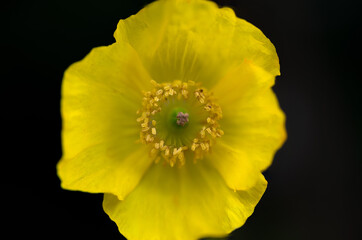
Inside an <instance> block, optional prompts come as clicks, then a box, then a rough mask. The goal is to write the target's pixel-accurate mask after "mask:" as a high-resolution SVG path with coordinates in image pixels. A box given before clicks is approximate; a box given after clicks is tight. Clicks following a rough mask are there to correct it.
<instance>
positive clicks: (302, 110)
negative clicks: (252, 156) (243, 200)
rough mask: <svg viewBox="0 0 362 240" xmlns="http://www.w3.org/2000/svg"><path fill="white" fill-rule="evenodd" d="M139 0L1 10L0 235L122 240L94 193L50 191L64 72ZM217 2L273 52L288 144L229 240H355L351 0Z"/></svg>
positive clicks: (356, 55) (357, 28)
mask: <svg viewBox="0 0 362 240" xmlns="http://www.w3.org/2000/svg"><path fill="white" fill-rule="evenodd" d="M147 2H149V1H146V0H143V1H138V2H137V1H133V2H132V1H120V0H119V1H110V0H102V1H89V0H88V1H75V0H61V1H59V0H55V1H46V0H43V1H40V0H38V1H8V2H6V3H2V6H1V16H0V20H1V25H0V26H1V29H0V33H1V49H2V50H1V55H0V56H1V60H2V61H1V62H2V63H1V71H0V76H1V88H0V89H1V90H0V91H1V94H0V95H1V119H2V121H1V122H3V124H2V130H1V138H2V144H1V149H2V151H1V152H2V154H1V160H0V162H1V164H0V166H1V168H0V170H1V174H0V175H1V176H0V177H1V181H0V187H1V205H0V207H1V209H2V210H1V218H2V220H4V221H2V224H1V232H2V235H4V236H9V235H5V234H6V233H7V232H8V233H10V234H11V235H10V236H11V237H9V239H16V238H17V237H19V236H27V237H31V236H34V237H37V238H41V239H45V238H46V239H53V238H56V237H57V236H60V237H66V238H67V239H77V238H78V239H122V237H121V235H120V234H119V233H118V230H117V227H116V225H115V224H114V223H113V222H112V221H111V220H109V219H108V216H107V215H106V214H105V213H104V212H103V210H102V206H101V203H102V195H101V194H87V193H80V192H71V191H65V190H62V189H61V188H60V187H59V185H60V182H59V179H58V178H57V175H56V170H55V165H56V163H57V162H58V160H59V159H60V157H61V142H60V130H61V118H60V112H59V103H60V87H61V80H62V75H63V72H64V70H65V69H66V68H67V67H68V66H69V65H70V64H71V63H73V62H75V61H78V60H80V59H82V58H83V57H84V56H85V55H86V54H87V53H88V52H89V51H90V50H91V49H92V48H93V47H96V46H101V45H108V44H111V43H112V42H113V41H114V40H113V32H114V30H115V29H116V26H117V22H118V20H119V19H121V18H127V17H128V16H129V15H131V14H135V13H136V12H137V11H138V10H140V9H141V8H142V7H143V6H144V5H145V4H146V3H147ZM217 2H218V3H219V4H220V5H221V6H223V5H228V6H231V7H232V8H233V9H234V10H235V11H236V13H237V15H238V16H239V17H241V18H244V19H246V20H248V21H249V22H251V23H253V24H254V25H255V26H257V27H258V28H260V29H261V30H262V31H263V32H264V33H265V35H266V36H267V37H268V38H270V39H271V41H272V42H273V43H274V45H275V46H276V49H277V51H278V55H279V57H280V64H281V72H282V76H280V77H278V79H277V83H276V86H275V88H274V89H275V91H276V93H277V95H278V98H279V100H280V105H281V107H282V109H283V110H284V111H285V112H286V114H287V130H288V135H289V137H288V140H287V142H286V143H285V145H284V147H283V148H282V149H281V150H280V151H279V152H278V153H277V154H276V156H275V161H274V164H273V165H272V166H271V167H270V168H269V169H268V170H267V171H266V172H265V176H266V178H267V180H268V181H269V186H268V189H267V191H266V193H265V195H264V196H263V198H262V200H261V201H260V203H259V204H258V205H257V207H256V209H255V212H254V214H253V215H252V216H251V217H250V218H249V219H248V221H247V223H246V224H245V225H244V227H242V228H241V229H238V230H236V231H235V232H233V233H232V235H231V237H230V239H286V240H290V239H297V240H298V239H318V240H319V239H329V240H332V239H359V237H361V236H362V235H361V230H360V229H359V227H362V224H361V206H360V204H361V202H362V201H361V200H362V199H361V198H360V194H359V193H360V191H361V170H362V168H361V161H362V159H361V146H362V145H361V143H362V141H361V133H362V128H361V122H362V121H361V120H362V117H361V116H362V115H361V112H362V107H361V90H362V89H361V87H360V86H359V82H360V81H361V77H360V76H361V75H360V69H361V66H360V63H361V61H360V59H361V42H360V39H359V37H360V36H361V21H360V17H359V14H360V11H359V8H358V6H357V1H355V2H354V1H348V0H347V1H322V0H319V1H315V0H314V1H313V0H306V1H290V0H285V1H281V0H274V1H268V0H265V1H258V0H254V1H251V0H250V1H241V0H240V1H236V0H230V1H227V0H223V1H222V0H220V1H217ZM4 4H5V5H4ZM4 222H5V225H4ZM4 230H5V232H4Z"/></svg>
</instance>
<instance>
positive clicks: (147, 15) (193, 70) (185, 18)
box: [115, 0, 279, 87]
mask: <svg viewBox="0 0 362 240" xmlns="http://www.w3.org/2000/svg"><path fill="white" fill-rule="evenodd" d="M115 37H116V40H117V41H119V42H128V43H129V44H130V45H132V46H133V47H134V48H135V50H136V51H137V52H138V53H139V55H140V57H141V59H142V62H143V63H144V65H145V67H146V68H147V69H148V70H149V72H150V74H151V76H152V77H153V78H154V79H155V80H156V81H159V82H163V81H170V80H174V79H181V80H193V81H200V82H203V85H204V86H205V87H211V86H212V85H214V84H215V83H216V82H217V81H219V80H220V79H221V78H222V77H223V76H224V75H225V74H226V73H227V72H228V71H230V70H231V69H233V68H234V67H236V66H238V65H239V64H240V63H241V62H243V61H244V59H249V60H250V61H252V62H254V63H255V64H256V65H257V66H260V67H261V68H263V69H265V71H267V72H270V73H271V74H273V75H277V74H279V63H278V57H277V55H276V52H275V48H274V46H273V45H272V44H271V42H270V41H269V40H268V39H267V38H266V37H265V36H264V35H263V33H262V32H261V31H260V30H259V29H257V28H256V27H254V26H253V25H252V24H250V23H248V22H246V21H245V20H242V19H238V18H237V17H236V16H235V14H234V12H233V11H232V10H231V9H229V8H222V9H219V8H218V7H217V5H216V4H215V3H213V2H211V1H202V0H194V1H186V0H181V1H176V0H174V1H156V2H154V3H152V4H150V5H148V6H147V7H145V8H144V9H142V10H141V11H140V12H139V13H138V14H137V15H135V16H132V17H130V18H128V19H126V20H121V21H120V22H119V24H118V28H117V30H116V32H115Z"/></svg>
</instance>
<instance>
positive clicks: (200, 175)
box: [57, 0, 286, 240]
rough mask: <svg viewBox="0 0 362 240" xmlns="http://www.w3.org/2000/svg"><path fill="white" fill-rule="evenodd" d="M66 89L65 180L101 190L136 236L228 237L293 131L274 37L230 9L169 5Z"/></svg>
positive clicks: (151, 10) (190, 0)
mask: <svg viewBox="0 0 362 240" xmlns="http://www.w3.org/2000/svg"><path fill="white" fill-rule="evenodd" d="M114 36H115V38H116V43H114V44H112V45H110V46H107V47H98V48H95V49H93V50H92V51H91V53H90V54H89V55H87V56H86V57H85V58H84V59H83V60H82V61H80V62H77V63H74V64H73V65H72V66H70V67H69V68H68V69H67V71H66V72H65V75H64V80H63V87H62V117H63V132H62V140H63V157H62V159H61V161H60V162H59V164H58V166H57V170H58V175H59V177H60V179H61V184H62V187H63V188H65V189H70V190H80V191H86V192H91V193H104V201H103V208H104V210H105V212H106V213H107V214H108V215H109V216H110V218H111V219H112V220H113V221H115V222H116V224H117V225H118V228H119V231H120V232H121V233H122V234H123V235H124V236H125V237H126V238H128V239H137V240H143V239H147V240H150V239H167V240H169V239H180V240H181V239H182V240H185V239H186V240H187V239H197V238H200V237H206V236H225V235H227V234H228V233H230V232H231V231H232V230H234V229H235V228H238V227H240V226H242V225H243V224H244V222H245V221H246V219H247V218H248V217H249V216H250V215H251V214H252V212H253V210H254V207H255V206H256V204H257V203H258V201H259V200H260V198H261V196H262V195H263V193H264V191H265V188H266V185H267V182H266V180H265V179H264V177H263V175H262V174H261V172H262V171H263V170H265V169H266V168H267V167H268V166H269V165H270V164H271V162H272V159H273V156H274V154H275V152H276V151H277V149H278V148H280V147H281V145H282V144H283V142H284V141H285V138H286V133H285V127H284V121H285V117H284V114H283V112H282V111H281V110H280V108H279V105H278V101H277V99H276V97H275V95H274V93H273V92H272V90H271V86H272V85H273V84H274V80H275V76H276V75H278V74H279V62H278V57H277V54H276V51H275V48H274V46H273V45H272V43H271V42H270V41H269V40H268V39H267V38H266V37H265V36H264V35H263V33H262V32H261V31H260V30H259V29H257V28H256V27H254V26H253V25H252V24H250V23H248V22H246V21H244V20H242V19H239V18H237V17H236V16H235V14H234V12H233V11H232V10H231V9H229V8H221V9H219V8H218V7H217V5H216V4H215V3H213V2H209V1H204V0H160V1H156V2H154V3H152V4H150V5H148V6H147V7H145V8H144V9H142V10H141V11H140V12H139V13H137V14H136V15H134V16H131V17H129V18H128V19H126V20H121V21H120V22H119V24H118V27H117V30H116V32H115V34H114Z"/></svg>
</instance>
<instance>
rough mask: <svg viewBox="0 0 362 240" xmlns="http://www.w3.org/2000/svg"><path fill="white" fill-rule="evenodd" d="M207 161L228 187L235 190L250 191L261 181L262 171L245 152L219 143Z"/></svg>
mask: <svg viewBox="0 0 362 240" xmlns="http://www.w3.org/2000/svg"><path fill="white" fill-rule="evenodd" d="M207 161H210V162H211V164H212V165H213V166H214V167H215V168H216V169H217V170H218V171H219V173H220V174H221V176H222V177H223V178H224V180H225V182H226V183H227V185H228V186H229V187H230V188H231V189H234V190H248V189H250V188H252V187H253V186H254V185H255V183H256V182H257V181H258V179H259V177H260V176H259V175H260V170H259V169H258V166H257V165H256V164H255V162H253V161H251V160H250V158H249V156H248V155H247V153H246V152H244V151H238V150H237V149H236V148H233V147H231V146H229V145H228V144H225V143H224V142H223V141H218V142H217V144H215V145H214V146H213V148H212V153H211V154H210V155H209V156H208V157H207Z"/></svg>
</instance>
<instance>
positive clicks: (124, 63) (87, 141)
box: [57, 43, 151, 199]
mask: <svg viewBox="0 0 362 240" xmlns="http://www.w3.org/2000/svg"><path fill="white" fill-rule="evenodd" d="M150 85H151V84H150V77H149V76H148V75H147V72H146V71H145V70H144V69H143V67H142V64H141V63H140V60H139V59H138V57H137V54H136V52H135V51H134V50H133V49H132V48H131V47H130V46H128V45H127V44H120V43H117V44H113V45H111V46H108V47H99V48H95V49H93V50H92V52H91V53H90V54H89V55H88V56H86V57H85V58H84V59H83V60H82V61H80V62H78V63H75V64H73V65H72V66H70V67H69V68H68V70H67V71H66V72H65V75H64V79H63V86H62V117H63V132H62V141H63V156H62V160H61V161H60V162H59V164H58V166H57V167H58V175H59V177H60V178H61V180H62V187H64V188H67V189H72V190H81V191H88V192H110V193H113V194H115V195H117V196H118V197H119V198H120V199H122V198H123V197H124V196H125V195H127V193H128V192H129V191H131V190H132V189H133V188H134V187H135V186H136V184H137V183H138V181H139V180H140V178H141V177H142V175H143V173H144V171H145V170H146V169H147V168H148V166H149V164H150V163H151V160H150V159H149V158H148V154H147V149H146V148H145V147H144V146H143V145H142V144H136V141H137V140H138V138H139V126H138V124H137V122H136V119H137V114H136V111H137V109H138V108H139V107H140V104H141V99H142V93H141V88H142V89H147V88H148V87H151V86H150Z"/></svg>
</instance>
